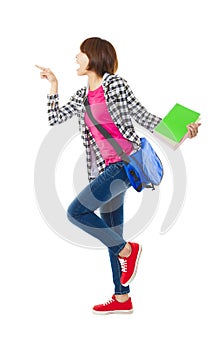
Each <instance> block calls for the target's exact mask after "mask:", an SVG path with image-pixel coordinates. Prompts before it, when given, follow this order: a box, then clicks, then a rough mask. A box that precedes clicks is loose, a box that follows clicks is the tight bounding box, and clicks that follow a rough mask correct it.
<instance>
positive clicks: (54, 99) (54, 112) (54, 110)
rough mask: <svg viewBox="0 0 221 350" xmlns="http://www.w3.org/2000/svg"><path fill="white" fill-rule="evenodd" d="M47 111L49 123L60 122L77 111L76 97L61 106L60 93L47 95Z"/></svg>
mask: <svg viewBox="0 0 221 350" xmlns="http://www.w3.org/2000/svg"><path fill="white" fill-rule="evenodd" d="M47 112H48V121H49V125H51V126H52V125H54V124H60V123H63V122H65V121H66V120H68V119H70V118H72V117H73V116H74V114H75V112H76V106H75V103H74V97H71V98H70V100H69V102H68V103H67V104H66V105H64V106H62V107H59V95H58V94H55V95H47Z"/></svg>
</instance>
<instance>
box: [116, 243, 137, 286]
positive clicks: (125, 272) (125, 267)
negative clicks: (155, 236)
mask: <svg viewBox="0 0 221 350" xmlns="http://www.w3.org/2000/svg"><path fill="white" fill-rule="evenodd" d="M129 243H130V242H129ZM130 245H131V248H132V250H131V254H130V256H129V257H128V258H122V257H120V256H119V257H118V258H119V261H120V264H121V271H122V274H121V279H120V282H121V284H122V286H124V287H126V286H128V285H129V284H130V283H131V282H132V280H133V279H134V277H135V275H136V272H137V266H138V261H139V257H140V254H141V250H142V247H141V245H140V244H138V243H130Z"/></svg>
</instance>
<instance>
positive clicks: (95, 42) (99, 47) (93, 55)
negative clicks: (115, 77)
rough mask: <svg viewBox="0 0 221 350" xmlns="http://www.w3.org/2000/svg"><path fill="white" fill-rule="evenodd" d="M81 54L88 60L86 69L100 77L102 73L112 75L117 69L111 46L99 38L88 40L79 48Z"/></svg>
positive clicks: (115, 55) (114, 52)
mask: <svg viewBox="0 0 221 350" xmlns="http://www.w3.org/2000/svg"><path fill="white" fill-rule="evenodd" d="M80 50H81V52H83V53H85V54H86V55H87V57H88V59H89V64H88V67H87V69H88V70H92V71H94V72H95V73H97V75H99V76H100V77H103V75H104V73H109V74H114V73H115V72H116V71H117V68H118V59H117V54H116V51H115V48H114V47H113V45H112V44H111V43H110V42H109V41H107V40H104V39H101V38H96V37H94V38H88V39H86V40H84V41H83V43H82V44H81V46H80Z"/></svg>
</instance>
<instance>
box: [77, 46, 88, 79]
mask: <svg viewBox="0 0 221 350" xmlns="http://www.w3.org/2000/svg"><path fill="white" fill-rule="evenodd" d="M76 63H77V64H79V68H78V69H77V74H78V75H85V74H87V73H88V70H87V67H88V64H89V58H88V57H87V55H86V54H85V53H83V52H81V51H80V52H79V53H78V54H77V55H76Z"/></svg>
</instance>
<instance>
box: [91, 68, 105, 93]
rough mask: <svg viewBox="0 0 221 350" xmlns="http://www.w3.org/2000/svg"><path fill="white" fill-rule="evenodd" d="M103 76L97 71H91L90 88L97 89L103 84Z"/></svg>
mask: <svg viewBox="0 0 221 350" xmlns="http://www.w3.org/2000/svg"><path fill="white" fill-rule="evenodd" d="M102 80H103V78H102V77H100V76H99V75H97V74H96V73H95V72H90V73H89V74H88V85H89V89H90V90H92V91H93V90H96V89H97V88H99V86H101V83H102Z"/></svg>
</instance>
